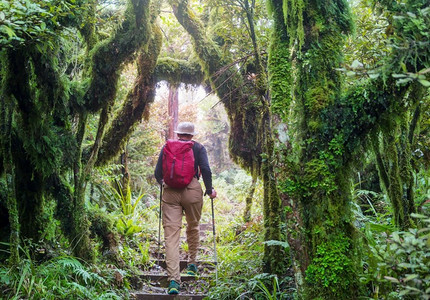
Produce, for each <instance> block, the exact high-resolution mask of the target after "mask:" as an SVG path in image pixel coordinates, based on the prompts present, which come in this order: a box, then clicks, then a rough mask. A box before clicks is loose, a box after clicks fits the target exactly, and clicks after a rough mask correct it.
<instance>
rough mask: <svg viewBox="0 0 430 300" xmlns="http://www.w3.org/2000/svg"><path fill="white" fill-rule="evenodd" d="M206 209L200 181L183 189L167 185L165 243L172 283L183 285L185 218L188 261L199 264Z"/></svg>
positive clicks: (163, 206) (165, 195) (164, 225)
mask: <svg viewBox="0 0 430 300" xmlns="http://www.w3.org/2000/svg"><path fill="white" fill-rule="evenodd" d="M202 207H203V190H202V187H201V186H200V183H199V181H198V180H197V178H193V180H192V181H191V183H190V184H189V185H188V186H187V187H186V188H183V189H174V188H171V187H169V186H167V185H164V192H163V201H162V205H161V209H162V211H163V228H164V240H165V243H166V265H167V274H168V276H169V281H170V280H175V281H177V282H180V281H181V275H180V270H179V240H180V236H181V228H182V215H183V211H184V212H185V218H186V220H187V243H188V251H189V253H188V261H189V263H196V257H197V250H198V248H199V242H200V241H199V238H200V234H199V233H200V232H199V222H200V217H201V214H202Z"/></svg>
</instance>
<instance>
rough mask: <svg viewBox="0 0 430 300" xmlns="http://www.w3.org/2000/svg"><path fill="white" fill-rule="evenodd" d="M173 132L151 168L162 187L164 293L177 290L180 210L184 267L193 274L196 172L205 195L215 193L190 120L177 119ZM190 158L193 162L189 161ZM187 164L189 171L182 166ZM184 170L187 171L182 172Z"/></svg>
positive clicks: (199, 194)
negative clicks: (174, 137)
mask: <svg viewBox="0 0 430 300" xmlns="http://www.w3.org/2000/svg"><path fill="white" fill-rule="evenodd" d="M174 132H175V133H176V134H177V135H178V140H168V141H167V142H166V145H164V146H163V148H162V149H161V152H160V155H159V157H158V162H157V166H156V167H155V172H154V175H155V178H156V179H157V181H158V183H159V184H160V185H162V186H163V189H164V192H163V196H162V204H161V210H162V213H163V214H162V215H163V218H162V220H163V228H164V240H165V245H166V265H167V273H168V276H169V279H168V280H169V287H168V289H167V292H168V294H178V293H179V288H180V281H181V275H180V269H179V239H180V235H181V227H182V215H183V212H184V213H185V218H186V221H187V230H186V233H187V243H188V266H187V269H186V270H187V274H189V275H193V276H196V275H197V264H196V258H197V251H198V248H199V242H200V241H199V239H200V229H199V222H200V217H201V214H202V207H203V190H202V187H201V185H200V183H199V181H198V180H199V177H200V174H201V176H202V177H203V182H204V184H205V188H206V191H205V195H208V196H209V197H210V198H212V199H213V198H215V197H216V191H215V189H214V188H213V186H212V172H211V169H210V167H209V161H208V156H207V152H206V149H205V147H204V146H203V145H202V144H200V143H198V142H195V141H193V140H192V138H193V136H194V135H195V134H196V133H195V132H194V124H193V123H191V122H181V123H179V124H178V127H177V130H176V131H174ZM178 152H181V153H180V154H179V153H178ZM176 158H177V160H176ZM193 160H194V163H192V161H193ZM175 166H176V168H175ZM187 166H188V169H189V171H187V170H186V169H187ZM181 172H182V173H184V174H181ZM187 172H188V173H189V174H186V173H187ZM185 177H187V178H185ZM184 178H185V179H184Z"/></svg>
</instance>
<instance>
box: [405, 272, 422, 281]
mask: <svg viewBox="0 0 430 300" xmlns="http://www.w3.org/2000/svg"><path fill="white" fill-rule="evenodd" d="M418 276H419V275H418V274H409V275H408V276H406V278H405V279H403V281H405V282H406V281H410V280H412V279H415V278H418Z"/></svg>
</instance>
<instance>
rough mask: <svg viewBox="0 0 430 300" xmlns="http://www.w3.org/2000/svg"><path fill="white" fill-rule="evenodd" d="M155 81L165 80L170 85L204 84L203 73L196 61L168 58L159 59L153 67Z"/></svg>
mask: <svg viewBox="0 0 430 300" xmlns="http://www.w3.org/2000/svg"><path fill="white" fill-rule="evenodd" d="M154 76H155V78H156V80H157V81H161V80H166V81H167V82H169V83H170V84H179V83H185V84H193V85H199V84H201V83H202V82H204V80H205V79H204V73H203V71H202V68H201V66H200V64H199V63H198V62H197V61H188V60H183V59H175V58H170V57H160V58H159V59H158V61H157V66H156V67H155V74H154Z"/></svg>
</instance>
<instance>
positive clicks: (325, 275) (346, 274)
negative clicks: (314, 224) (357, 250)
mask: <svg viewBox="0 0 430 300" xmlns="http://www.w3.org/2000/svg"><path fill="white" fill-rule="evenodd" d="M351 251H352V244H351V241H350V239H349V238H347V237H346V236H344V235H343V234H342V233H339V234H338V235H331V236H330V237H328V238H327V240H326V241H322V242H320V243H318V246H317V249H316V251H315V254H314V255H313V259H312V261H311V263H310V265H309V266H308V268H307V270H306V282H307V283H308V284H309V286H310V291H309V295H308V296H310V297H311V298H312V299H315V298H314V297H319V299H345V298H344V297H345V296H346V295H349V297H348V299H353V298H356V297H357V296H358V292H359V291H358V290H351V287H352V286H354V284H355V283H354V282H353V281H354V280H356V279H355V276H354V273H355V266H354V262H353V261H352V260H351V258H350V257H351V255H350V252H351Z"/></svg>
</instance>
